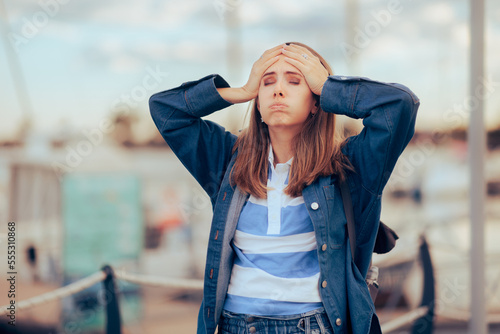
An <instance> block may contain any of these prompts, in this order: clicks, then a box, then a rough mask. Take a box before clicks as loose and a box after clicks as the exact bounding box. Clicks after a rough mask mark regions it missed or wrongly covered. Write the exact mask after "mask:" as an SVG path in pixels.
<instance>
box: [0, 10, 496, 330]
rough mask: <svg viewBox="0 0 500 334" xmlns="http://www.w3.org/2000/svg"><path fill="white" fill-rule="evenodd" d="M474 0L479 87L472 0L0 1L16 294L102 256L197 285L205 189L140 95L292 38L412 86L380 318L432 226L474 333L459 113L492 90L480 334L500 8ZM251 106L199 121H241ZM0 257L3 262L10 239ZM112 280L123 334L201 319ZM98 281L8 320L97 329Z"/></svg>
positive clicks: (337, 65) (413, 287) (492, 276)
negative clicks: (478, 7)
mask: <svg viewBox="0 0 500 334" xmlns="http://www.w3.org/2000/svg"><path fill="white" fill-rule="evenodd" d="M485 7H486V11H485V18H484V26H485V35H484V37H485V45H486V47H485V52H484V61H485V63H484V64H485V71H484V78H481V84H480V85H479V86H478V89H476V91H475V93H474V94H471V93H470V89H469V75H470V73H469V68H470V66H469V46H470V36H469V15H470V8H469V2H468V1H465V0H420V1H412V0H344V1H326V0H312V1H308V2H305V1H297V0H288V1H284V0H277V1H272V2H271V1H263V0H252V1H250V0H210V1H200V0H186V1H159V0H144V1H137V0H122V1H111V0H109V1H96V0H87V1H76V0H73V1H71V0H39V1H29V0H15V1H14V0H1V1H0V23H1V26H0V29H1V30H0V34H1V37H2V39H1V41H0V222H1V223H0V226H2V227H1V228H0V244H2V245H5V244H6V242H7V227H6V226H7V222H15V224H16V229H17V234H16V250H17V252H16V257H17V258H16V265H17V267H16V269H17V272H18V276H17V282H16V283H17V295H16V300H17V301H21V300H24V299H27V298H30V297H33V296H36V295H39V294H41V293H45V292H48V291H52V290H54V289H57V288H59V287H61V286H64V285H66V284H68V283H71V282H75V281H77V280H79V279H81V278H83V277H85V276H88V275H90V274H92V273H95V272H98V271H99V270H100V269H101V268H102V266H103V265H105V264H109V265H111V266H113V268H114V269H115V270H122V271H125V272H130V273H140V274H144V275H154V276H158V277H166V278H175V279H202V278H203V273H204V263H205V254H206V245H207V239H208V231H209V227H210V221H211V204H210V200H209V199H208V197H207V196H206V195H205V194H204V192H203V190H202V189H201V187H199V186H198V185H197V183H196V182H195V181H194V179H192V177H191V176H190V175H189V174H188V173H187V172H186V171H185V170H184V168H183V167H182V165H181V164H180V162H179V161H178V160H177V159H176V158H175V156H174V155H173V154H172V152H171V151H170V150H169V148H168V146H167V145H166V144H165V143H164V141H163V139H162V138H161V136H160V135H159V133H158V131H157V130H156V128H155V126H154V124H153V122H152V120H151V117H150V114H149V109H148V99H149V97H150V96H151V95H152V94H154V93H156V92H159V91H162V90H166V89H169V88H173V87H176V86H178V85H180V84H181V83H183V82H186V81H190V80H196V79H199V78H201V77H203V76H205V75H208V74H211V73H218V74H220V75H222V76H223V77H224V78H225V79H226V80H227V81H228V82H229V83H230V85H231V86H235V87H236V86H241V85H243V84H244V83H245V82H246V79H247V77H248V74H249V72H250V69H251V66H252V64H253V62H254V61H255V60H256V59H257V58H258V57H259V56H260V55H261V54H262V52H264V51H265V50H266V49H269V48H271V47H273V46H275V45H278V44H280V43H284V42H288V41H298V42H303V43H306V44H308V45H310V46H311V47H313V48H314V49H315V50H317V51H318V52H319V53H320V54H322V55H323V56H324V57H325V58H326V59H327V60H328V61H329V62H330V64H331V65H332V67H333V69H334V71H335V74H339V75H360V76H364V77H369V78H371V79H375V80H379V81H385V82H398V83H402V84H404V85H406V86H408V87H410V89H412V91H413V92H414V93H415V94H416V95H417V96H418V97H419V98H420V100H421V107H420V110H419V115H418V119H417V125H416V130H417V131H416V134H415V136H414V138H413V140H412V141H411V143H410V144H409V146H408V148H407V149H406V150H405V152H404V153H403V155H402V156H401V158H400V160H399V162H398V164H397V166H396V169H395V171H394V173H393V175H392V177H391V180H390V182H389V184H388V185H387V188H386V191H385V194H384V199H383V209H382V220H383V221H384V222H385V223H386V224H387V225H389V226H391V227H392V228H393V229H395V230H396V231H397V232H398V233H399V235H400V238H401V239H400V240H399V241H398V245H397V246H396V248H395V250H394V251H393V252H391V253H389V254H387V255H376V256H375V257H374V262H375V263H376V264H378V265H379V266H380V267H381V278H380V283H381V296H382V297H379V300H378V302H377V308H378V309H379V314H380V317H381V320H382V322H384V321H386V320H390V319H392V318H394V317H395V316H396V315H400V314H404V313H405V312H407V311H408V310H412V309H415V308H416V307H417V306H418V305H419V303H420V302H421V296H422V293H423V281H424V279H423V277H424V269H423V265H422V263H421V261H419V253H418V252H419V245H420V240H421V237H422V236H424V237H425V238H426V240H427V242H428V245H429V249H430V254H431V258H432V262H433V270H434V276H435V288H436V292H435V294H436V295H435V311H436V319H437V323H438V324H440V325H442V328H447V329H443V331H442V333H445V332H446V330H450V329H449V328H452V329H451V331H450V332H457V331H458V330H459V329H462V330H463V329H464V328H466V327H467V326H464V324H466V323H467V322H468V319H469V317H470V307H469V305H470V288H469V286H470V269H469V254H470V237H469V236H470V228H471V222H470V218H469V189H470V187H469V166H468V161H467V156H468V148H467V146H468V144H467V128H468V125H469V116H470V115H469V112H468V110H469V108H471V107H474V106H475V105H477V103H478V102H482V103H484V108H485V109H484V118H485V125H486V131H487V134H486V136H487V151H486V154H485V157H484V164H485V183H486V186H487V187H486V188H487V189H486V190H487V197H486V201H485V203H484V205H485V216H486V223H485V230H486V233H485V245H484V247H485V252H486V256H485V266H486V268H485V280H486V282H485V289H486V293H487V298H486V309H487V314H488V317H487V319H488V321H490V322H491V325H490V330H491V332H496V330H497V331H498V330H499V329H498V326H496V325H495V323H497V324H498V323H500V319H499V318H500V316H499V315H500V291H499V290H500V287H499V284H498V283H499V282H500V265H499V264H500V246H499V243H498V242H496V238H497V237H498V236H499V235H500V94H499V93H498V91H499V90H500V63H499V62H498V55H499V54H500V3H499V2H498V1H493V0H487V1H485ZM247 108H248V106H247V105H236V106H231V107H229V108H227V109H225V110H222V111H220V112H217V113H216V114H214V115H211V116H210V117H209V119H211V120H214V121H216V122H219V123H220V124H222V125H223V126H225V127H226V128H227V129H228V130H230V131H232V132H233V133H237V132H238V130H239V129H241V128H242V127H243V126H244V125H245V123H244V120H245V114H246V112H247ZM342 122H343V124H344V125H345V127H346V131H348V133H350V134H355V133H356V132H358V131H359V130H360V127H361V124H360V122H358V121H353V120H350V119H347V118H342ZM2 248H6V247H3V246H2ZM0 261H1V262H0V263H1V265H0V267H1V268H5V269H3V272H4V274H5V275H7V274H6V273H7V271H8V269H7V267H6V263H7V260H6V251H3V250H2V252H0ZM1 282H2V283H1V284H0V285H1V291H2V292H1V293H0V305H5V304H7V303H9V299H8V298H7V293H6V291H7V290H8V285H7V282H6V280H4V279H2V281H1ZM118 286H119V290H120V292H121V293H120V308H121V312H122V325H123V331H124V332H127V333H174V332H175V333H193V332H194V331H195V328H196V321H195V319H196V316H197V312H198V306H199V302H200V300H201V292H200V291H196V290H194V291H193V290H182V289H181V290H179V289H173V288H168V287H146V286H140V285H136V284H132V283H126V282H118ZM99 288H100V284H96V285H95V286H93V287H91V288H89V289H86V290H85V291H82V292H79V293H78V294H75V295H73V296H71V297H66V298H64V299H62V300H61V301H53V302H50V303H47V304H45V305H44V306H36V307H33V308H30V309H28V310H26V311H22V312H21V311H20V312H18V314H17V324H18V330H19V333H21V332H24V333H31V332H33V333H101V332H102V328H104V325H103V323H104V315H103V314H104V311H103V306H102V304H103V303H102V302H100V300H99V298H98V297H96V296H97V295H98V294H99V293H98V290H99ZM4 292H5V293H4ZM2 321H4V320H2ZM5 323H6V320H5ZM5 323H2V324H0V329H1V330H7V327H6V326H5ZM2 326H4V327H2ZM495 326H496V327H495ZM403 332H404V331H403ZM498 332H500V331H498Z"/></svg>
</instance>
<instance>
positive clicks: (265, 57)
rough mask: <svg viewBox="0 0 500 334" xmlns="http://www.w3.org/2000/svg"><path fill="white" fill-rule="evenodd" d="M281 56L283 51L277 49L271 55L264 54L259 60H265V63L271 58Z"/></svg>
mask: <svg viewBox="0 0 500 334" xmlns="http://www.w3.org/2000/svg"><path fill="white" fill-rule="evenodd" d="M280 54H281V49H276V50H274V51H272V52H270V53H264V54H263V55H262V56H261V57H260V59H259V60H263V61H264V62H265V61H267V60H269V59H271V58H274V57H276V56H279V55H280Z"/></svg>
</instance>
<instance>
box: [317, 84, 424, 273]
mask: <svg viewBox="0 0 500 334" xmlns="http://www.w3.org/2000/svg"><path fill="white" fill-rule="evenodd" d="M320 103H321V107H322V109H323V110H324V111H326V112H332V113H336V114H343V115H346V116H348V117H352V118H356V119H359V118H361V119H363V125H364V127H363V129H362V131H361V132H360V133H359V134H358V135H356V136H352V137H350V138H348V139H347V140H346V144H345V146H344V147H343V153H344V154H345V155H346V156H347V157H348V158H349V160H350V162H351V163H352V165H353V166H354V169H355V172H354V173H350V175H349V178H348V183H349V188H350V191H351V197H352V200H353V205H354V216H355V228H356V243H357V247H356V254H357V255H356V260H355V262H356V264H357V265H358V268H360V270H361V272H362V274H363V275H365V274H366V270H367V269H368V266H369V262H370V258H371V253H372V251H373V245H374V243H375V238H376V235H377V228H378V223H379V219H380V208H381V197H382V191H383V189H384V186H385V185H386V184H387V181H388V179H389V176H390V175H391V172H392V171H393V169H394V166H395V165H396V162H397V159H398V158H399V156H400V155H401V153H402V152H403V150H404V149H405V147H406V145H407V144H408V142H409V141H410V140H411V138H412V136H413V134H414V130H415V120H416V115H417V110H418V107H419V105H420V101H419V99H418V98H417V97H416V96H415V94H413V92H411V91H410V90H409V89H408V88H407V87H405V86H403V85H400V84H389V83H382V82H378V81H373V80H369V79H366V78H360V77H338V76H330V77H329V78H328V80H327V81H326V82H325V85H324V86H323V91H322V93H321V100H320ZM358 254H359V255H360V256H359V257H358ZM363 277H364V276H363Z"/></svg>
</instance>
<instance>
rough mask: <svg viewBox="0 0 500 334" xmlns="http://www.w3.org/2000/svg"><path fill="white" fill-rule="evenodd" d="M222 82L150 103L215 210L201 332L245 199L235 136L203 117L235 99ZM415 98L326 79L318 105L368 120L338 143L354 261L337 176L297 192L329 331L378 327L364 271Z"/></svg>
mask: <svg viewBox="0 0 500 334" xmlns="http://www.w3.org/2000/svg"><path fill="white" fill-rule="evenodd" d="M221 87H229V85H228V84H227V82H226V81H225V80H224V79H223V78H222V77H220V76H219V75H215V74H213V75H209V76H206V77H204V78H202V79H200V80H197V81H191V82H186V83H184V84H182V85H181V86H179V87H177V88H173V89H170V90H166V91H163V92H160V93H157V94H154V95H153V96H152V97H151V98H150V102H149V103H150V111H151V115H152V117H153V120H154V122H155V124H156V126H157V128H158V130H159V131H160V133H161V135H162V136H163V138H164V139H165V141H166V142H167V143H168V145H169V146H170V148H171V149H172V150H173V152H174V153H175V154H176V155H177V157H178V158H179V159H180V161H181V162H182V163H183V164H184V166H185V167H186V168H187V169H188V170H189V172H190V173H191V174H192V175H193V176H194V178H195V179H196V180H197V181H198V182H199V184H200V185H201V186H202V187H203V189H204V190H205V191H206V192H207V194H208V196H209V197H210V199H211V202H212V206H213V218H212V225H211V230H210V235H209V243H208V250H207V258H206V268H205V277H204V291H203V301H202V304H201V308H200V313H199V317H198V331H197V333H199V334H201V333H214V332H215V330H216V327H217V324H218V321H219V318H220V315H221V312H222V307H223V304H224V300H225V296H226V292H227V287H228V284H229V278H230V274H231V268H232V264H233V257H234V254H233V250H232V247H231V240H232V238H233V236H234V232H235V229H236V224H237V221H238V217H239V213H240V211H241V208H242V207H243V204H244V203H245V200H246V198H247V195H245V194H243V193H241V192H240V191H239V188H238V187H235V186H232V185H231V183H230V180H229V173H230V171H231V168H232V166H233V164H234V162H235V158H236V156H237V154H238V152H237V151H236V152H234V154H233V146H234V144H235V141H236V136H235V135H233V134H232V133H230V132H228V131H225V129H224V128H223V127H221V126H220V125H218V124H216V123H214V122H211V121H208V120H204V119H202V118H201V117H203V116H206V115H209V114H211V113H213V112H215V111H217V110H220V109H223V108H226V107H228V106H230V105H231V103H229V102H227V101H226V100H224V99H223V98H222V97H221V96H220V95H219V93H218V92H217V90H216V88H221ZM419 104H420V102H419V100H418V98H417V97H416V96H415V95H414V94H413V93H412V92H411V91H410V90H409V89H408V88H407V87H405V86H403V85H400V84H388V83H382V82H378V81H373V80H369V79H366V78H360V77H344V76H330V77H329V78H328V79H327V81H326V82H325V84H324V87H323V90H322V93H321V96H320V105H321V108H322V109H323V110H324V111H325V112H331V113H335V114H343V115H347V116H348V117H352V118H356V119H358V118H361V119H363V125H364V127H363V130H362V131H361V132H360V133H359V134H358V135H356V136H352V137H349V138H348V139H347V140H346V145H345V146H344V147H343V152H344V154H345V155H346V156H347V157H348V158H349V160H350V162H351V163H352V165H353V166H354V169H355V172H350V173H349V174H348V183H349V186H350V191H351V196H352V202H353V207H354V218H355V225H356V226H355V228H356V248H357V249H356V259H352V257H351V251H350V245H349V242H348V241H347V234H346V218H345V214H344V208H343V204H342V199H341V197H340V189H339V187H338V183H337V182H336V181H337V177H336V176H335V175H331V176H328V177H320V178H318V179H316V180H315V181H314V182H313V183H312V184H311V185H309V186H307V187H306V188H305V189H304V190H303V193H302V195H303V197H304V202H305V204H306V207H307V210H308V213H309V216H310V218H311V220H312V223H313V226H314V230H315V234H316V241H317V249H318V259H319V266H320V279H319V282H318V287H319V291H320V296H321V300H322V302H323V305H324V308H325V310H326V312H327V315H328V317H329V319H330V322H331V323H332V326H333V328H334V331H335V333H350V332H351V333H355V334H366V333H380V324H379V321H378V318H377V316H376V314H375V307H374V305H373V302H372V300H371V298H370V294H369V291H368V288H367V285H366V283H365V279H364V277H365V276H366V273H367V270H368V267H369V264H370V260H371V255H372V250H373V247H374V242H375V237H376V232H377V229H378V224H379V219H380V209H381V197H382V190H383V189H384V186H385V184H386V183H387V180H388V178H389V176H390V174H391V172H392V170H393V168H394V165H395V164H396V161H397V159H398V157H399V156H400V154H401V153H402V151H403V149H404V148H405V147H406V145H407V144H408V142H409V141H410V139H411V138H412V136H413V133H414V126H415V118H416V113H417V109H418V107H419Z"/></svg>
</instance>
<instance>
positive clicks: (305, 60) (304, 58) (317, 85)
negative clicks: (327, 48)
mask: <svg viewBox="0 0 500 334" xmlns="http://www.w3.org/2000/svg"><path fill="white" fill-rule="evenodd" d="M282 53H283V55H285V56H286V57H285V61H287V62H288V63H290V64H292V65H293V66H295V67H296V68H297V69H298V70H299V71H300V72H302V75H303V76H304V78H305V79H306V82H307V84H308V85H309V88H310V89H311V91H312V92H313V93H314V94H316V95H321V90H322V89H323V85H324V84H325V81H326V80H327V79H328V71H327V70H326V68H325V67H324V66H323V65H322V64H321V62H320V61H319V59H318V57H316V56H315V55H313V54H312V53H311V51H309V50H308V49H306V48H304V47H302V46H300V45H295V44H289V45H286V46H285V47H284V48H283V50H282Z"/></svg>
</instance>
